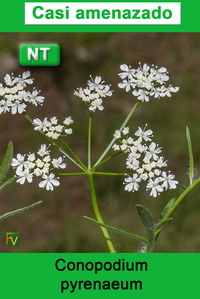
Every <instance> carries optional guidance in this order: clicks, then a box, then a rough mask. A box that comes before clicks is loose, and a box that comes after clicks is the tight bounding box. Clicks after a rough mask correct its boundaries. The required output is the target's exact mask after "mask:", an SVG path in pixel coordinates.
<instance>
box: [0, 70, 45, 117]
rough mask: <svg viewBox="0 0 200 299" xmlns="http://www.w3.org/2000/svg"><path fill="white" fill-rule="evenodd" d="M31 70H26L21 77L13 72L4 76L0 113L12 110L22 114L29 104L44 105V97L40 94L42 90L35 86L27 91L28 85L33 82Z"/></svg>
mask: <svg viewBox="0 0 200 299" xmlns="http://www.w3.org/2000/svg"><path fill="white" fill-rule="evenodd" d="M30 75H31V74H30V72H29V71H26V72H23V74H22V75H21V76H19V77H14V75H13V74H11V75H9V74H7V75H6V76H5V77H4V82H5V86H3V84H0V114H1V113H6V112H11V113H12V114H17V113H19V114H21V113H23V112H25V111H26V107H27V104H28V103H30V104H32V105H35V106H37V105H42V104H43V102H44V97H42V96H40V95H39V93H40V91H37V90H36V89H35V88H33V91H32V92H30V91H27V90H26V87H27V85H32V84H33V79H31V78H29V77H30Z"/></svg>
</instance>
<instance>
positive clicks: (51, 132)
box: [33, 116, 74, 140]
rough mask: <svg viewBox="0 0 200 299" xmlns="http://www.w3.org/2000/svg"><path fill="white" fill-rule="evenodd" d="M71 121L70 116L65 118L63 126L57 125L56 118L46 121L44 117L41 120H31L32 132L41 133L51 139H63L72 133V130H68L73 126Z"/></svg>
mask: <svg viewBox="0 0 200 299" xmlns="http://www.w3.org/2000/svg"><path fill="white" fill-rule="evenodd" d="M73 122H74V121H73V119H72V117H71V116H69V117H67V118H65V120H64V121H63V125H59V124H58V119H57V117H56V116H53V117H51V118H50V119H48V118H47V117H45V118H44V119H43V120H41V119H39V118H35V119H33V125H34V130H36V131H42V132H44V133H45V135H46V136H47V137H49V138H51V139H54V140H56V139H58V138H60V137H65V136H68V135H71V134H72V133H73V131H72V128H69V126H70V125H71V124H73Z"/></svg>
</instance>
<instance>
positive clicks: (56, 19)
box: [25, 2, 181, 25]
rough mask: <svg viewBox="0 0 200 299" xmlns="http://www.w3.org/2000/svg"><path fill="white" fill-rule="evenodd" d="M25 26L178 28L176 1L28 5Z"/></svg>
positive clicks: (178, 13) (39, 3)
mask: <svg viewBox="0 0 200 299" xmlns="http://www.w3.org/2000/svg"><path fill="white" fill-rule="evenodd" d="M25 24H26V25H180V24H181V3H179V2H173V3H172V2H153V3H149V2H142V3H141V2H140V3H139V2H135V3H130V2H123V3H119V2H101V3H99V2H98V3H97V2H96V3H94V2H93V3H91V2H84V3H83V2H76V3H71V2H70V3H69V2H27V3H25Z"/></svg>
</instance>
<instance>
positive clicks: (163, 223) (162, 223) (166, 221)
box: [155, 218, 172, 231]
mask: <svg viewBox="0 0 200 299" xmlns="http://www.w3.org/2000/svg"><path fill="white" fill-rule="evenodd" d="M170 221H172V218H169V219H167V220H164V221H161V222H160V223H158V224H157V225H156V229H155V231H158V230H159V229H161V228H162V227H163V226H164V225H165V224H166V223H168V222H170Z"/></svg>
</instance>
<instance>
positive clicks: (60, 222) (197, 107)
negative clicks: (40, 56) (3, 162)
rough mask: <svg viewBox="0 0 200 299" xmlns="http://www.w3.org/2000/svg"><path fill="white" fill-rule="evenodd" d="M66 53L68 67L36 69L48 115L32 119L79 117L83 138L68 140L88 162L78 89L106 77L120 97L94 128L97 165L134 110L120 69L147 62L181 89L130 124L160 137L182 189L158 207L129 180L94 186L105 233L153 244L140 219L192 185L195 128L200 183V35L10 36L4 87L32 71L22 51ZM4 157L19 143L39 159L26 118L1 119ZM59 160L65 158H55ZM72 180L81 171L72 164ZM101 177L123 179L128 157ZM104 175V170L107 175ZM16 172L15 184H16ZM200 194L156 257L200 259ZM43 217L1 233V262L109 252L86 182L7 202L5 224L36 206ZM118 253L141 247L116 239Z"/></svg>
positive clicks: (187, 203) (3, 200) (1, 228)
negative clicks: (26, 255)
mask: <svg viewBox="0 0 200 299" xmlns="http://www.w3.org/2000/svg"><path fill="white" fill-rule="evenodd" d="M27 42H29V43H40V42H41V43H48V42H54V43H59V44H60V46H61V51H62V58H61V59H62V60H61V65H60V66H59V67H30V68H28V69H29V70H30V71H31V73H32V77H33V78H35V82H34V86H35V87H36V88H37V89H41V90H42V95H44V96H45V98H46V100H45V104H44V106H43V107H29V108H28V109H27V112H28V114H29V115H30V116H31V117H40V118H44V117H45V116H48V117H50V116H53V115H56V116H58V118H59V119H60V120H62V119H63V118H64V117H66V116H69V115H71V116H72V117H73V119H74V120H75V123H74V126H73V128H74V134H73V135H72V136H71V137H69V138H68V141H69V144H70V145H71V146H72V147H73V149H74V150H75V151H76V153H77V154H78V155H79V156H80V157H81V158H82V159H83V160H84V161H86V157H87V140H86V136H87V120H88V111H87V108H86V107H85V106H84V104H83V103H82V102H81V101H80V100H79V99H78V98H77V97H75V96H74V95H73V90H74V89H75V88H76V87H84V86H85V85H86V81H87V80H88V78H89V75H90V74H91V75H93V76H95V75H101V76H102V77H103V78H104V80H105V81H106V83H111V84H112V89H114V90H115V92H114V95H113V97H112V98H108V99H107V100H106V102H105V110H104V111H103V112H96V113H95V115H94V127H93V159H94V161H96V159H97V158H98V156H99V155H100V154H101V152H102V151H103V150H104V148H105V146H106V145H107V144H108V142H109V141H110V138H111V137H112V134H113V132H114V130H115V129H118V128H119V127H120V125H121V123H122V122H123V120H124V119H125V117H126V115H127V113H128V112H129V110H130V109H131V107H132V106H133V103H134V101H135V99H134V97H133V96H132V95H131V94H130V93H126V92H124V90H121V89H119V88H118V87H117V84H118V82H119V81H120V79H119V77H118V75H117V74H118V73H119V66H120V64H123V63H126V64H129V65H131V66H132V67H137V65H138V62H140V61H141V62H142V63H144V62H146V63H149V64H152V63H153V64H155V65H158V66H165V67H167V69H168V70H169V74H170V83H172V85H174V86H180V91H179V92H178V93H176V94H174V95H173V97H172V98H163V99H160V100H152V101H150V102H149V103H144V104H142V105H140V106H139V108H138V110H137V111H136V113H135V115H134V117H133V118H132V120H131V122H130V123H129V125H130V127H131V128H132V129H133V130H136V129H137V127H138V126H141V127H143V126H144V125H145V124H146V123H147V124H148V126H149V128H151V129H153V131H154V136H155V141H156V142H157V143H159V144H160V146H162V147H163V155H164V157H165V158H166V159H167V160H168V165H169V169H171V170H172V172H173V173H174V174H175V175H176V178H177V179H178V181H179V182H180V183H179V186H178V188H177V189H176V190H169V191H166V192H164V193H162V194H161V195H160V196H159V197H157V198H155V199H154V198H151V197H150V196H149V194H148V193H147V192H146V191H145V189H144V188H142V189H141V190H140V191H139V192H135V193H131V194H130V193H127V192H125V191H124V189H123V185H122V181H123V178H122V177H99V176H98V177H97V176H96V177H95V184H96V188H97V195H98V201H99V205H100V208H101V211H102V214H103V218H104V221H105V223H107V224H109V225H113V226H117V227H119V228H122V229H124V230H127V231H130V232H133V233H138V234H142V235H145V231H144V229H143V226H142V224H141V222H140V220H139V217H138V215H137V212H136V210H135V207H134V206H135V204H138V203H140V204H142V205H145V206H146V207H148V208H149V209H150V210H151V212H152V214H153V216H154V218H155V219H157V218H158V217H159V213H160V212H161V210H162V208H163V207H164V205H165V204H166V202H167V201H168V200H169V199H170V198H172V197H174V196H175V197H177V196H179V194H180V193H181V192H182V191H183V190H184V188H185V187H186V186H187V184H188V153H187V144H186V138H185V127H186V125H188V126H189V128H190V131H191V136H192V140H193V150H194V157H195V173H196V177H198V175H199V174H200V172H199V162H200V155H199V152H200V143H199V136H200V134H199V133H200V129H199V128H200V83H199V81H200V34H199V33H8V34H4V33H1V34H0V66H1V67H0V82H2V81H3V77H4V75H5V74H6V73H11V72H14V73H15V74H16V75H18V74H20V73H21V72H23V71H24V70H26V69H27V68H25V67H20V66H19V63H18V46H19V45H20V44H21V43H27ZM0 136H1V146H0V157H1V158H3V154H4V151H5V148H6V146H7V143H8V141H10V140H12V141H13V142H14V150H15V154H17V153H18V152H20V153H28V152H29V151H31V152H32V151H36V150H37V148H38V147H39V145H40V144H41V143H45V140H44V139H43V138H42V137H41V136H40V134H38V133H36V132H34V131H33V128H32V126H31V125H30V124H29V123H27V121H26V120H25V119H24V117H23V116H20V115H14V116H12V115H10V114H8V113H7V114H5V115H0ZM56 154H58V155H59V153H56ZM68 162H69V163H68V167H69V168H68V169H69V171H72V172H73V171H76V170H77V169H76V168H75V166H73V165H72V164H71V163H70V161H68ZM101 170H102V171H103V170H105V171H109V172H112V171H119V172H121V171H123V170H125V167H124V157H120V158H119V159H118V158H116V159H114V160H112V161H111V162H110V163H108V164H107V165H106V166H105V167H102V168H101ZM99 171H100V169H99ZM12 174H13V173H12V171H11V173H10V175H12ZM199 191H200V190H199V188H198V187H197V188H196V189H195V190H194V191H193V192H191V193H190V194H189V195H188V196H187V197H186V198H185V200H184V201H183V203H182V204H181V205H180V206H179V207H178V209H177V210H176V211H175V213H174V214H173V218H174V219H173V221H172V222H171V223H170V224H168V225H166V227H165V228H164V229H163V231H162V233H161V235H160V236H159V239H158V242H157V246H156V248H155V252H200V228H199V227H200V202H199V199H200V195H199V194H200V192H199ZM38 200H43V203H42V204H41V205H40V206H37V207H36V208H34V209H32V210H30V211H28V212H25V213H23V214H19V215H16V216H13V217H10V218H8V219H5V220H4V221H2V222H1V223H0V251H1V252H107V247H106V244H105V241H104V239H103V237H102V234H101V232H100V229H99V227H98V226H97V225H95V224H93V223H90V222H88V221H86V220H85V219H83V218H82V215H87V216H89V217H94V215H93V210H92V207H91V203H90V197H89V190H88V184H87V180H86V178H85V177H66V178H64V177H62V178H61V186H60V187H59V188H56V189H55V191H54V192H47V191H45V190H43V189H40V188H38V187H37V183H34V184H28V183H27V184H25V185H23V186H21V185H19V184H16V183H14V184H13V185H12V186H11V187H9V188H7V189H5V190H3V191H2V192H1V193H0V211H1V214H2V213H5V212H7V211H11V210H14V209H17V208H20V207H24V206H27V205H30V204H32V203H34V202H36V201H38ZM10 231H17V232H20V234H21V244H20V246H19V247H15V248H13V247H6V246H5V241H4V235H5V232H10ZM111 237H112V240H113V243H114V245H115V248H116V250H117V251H118V252H138V250H140V244H138V242H137V241H134V240H132V239H128V238H126V237H124V236H121V235H118V234H116V233H113V232H111Z"/></svg>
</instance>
